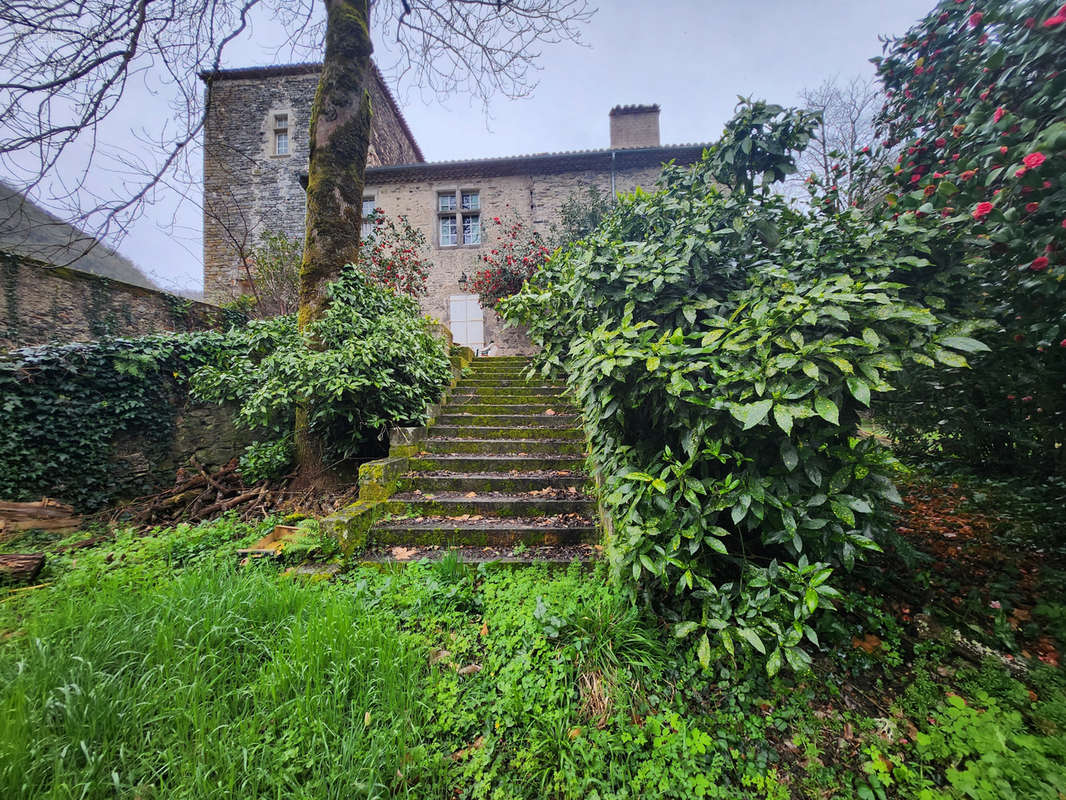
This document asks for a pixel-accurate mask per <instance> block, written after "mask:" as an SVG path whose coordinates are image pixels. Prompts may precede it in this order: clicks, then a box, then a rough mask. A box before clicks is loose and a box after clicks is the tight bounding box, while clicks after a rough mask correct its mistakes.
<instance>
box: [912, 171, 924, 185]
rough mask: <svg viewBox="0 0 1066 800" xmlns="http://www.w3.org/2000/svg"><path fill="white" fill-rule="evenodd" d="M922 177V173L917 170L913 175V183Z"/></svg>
mask: <svg viewBox="0 0 1066 800" xmlns="http://www.w3.org/2000/svg"><path fill="white" fill-rule="evenodd" d="M921 179H922V175H921V173H919V172H915V173H914V174H913V175H911V183H917V182H918V181H920V180H921Z"/></svg>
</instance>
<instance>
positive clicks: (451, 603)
mask: <svg viewBox="0 0 1066 800" xmlns="http://www.w3.org/2000/svg"><path fill="white" fill-rule="evenodd" d="M272 524H273V521H272V520H267V521H265V522H264V523H263V524H262V525H260V526H249V525H243V524H241V523H238V522H236V521H235V520H233V519H231V518H223V519H221V520H218V521H216V522H213V523H209V524H203V525H199V526H179V527H177V528H171V529H166V530H161V531H156V532H154V534H153V535H150V536H139V535H136V534H134V533H133V532H132V531H124V532H120V533H119V534H118V536H117V537H116V538H115V539H114V540H112V541H107V542H104V543H101V544H99V545H97V546H96V547H92V548H86V549H80V550H74V551H68V552H66V553H64V554H62V555H54V556H53V557H52V558H51V559H50V561H49V566H48V567H46V572H45V573H44V574H43V575H42V578H41V581H42V582H43V583H45V584H48V585H45V586H43V587H41V588H39V589H33V590H30V591H25V592H21V593H14V594H10V593H9V594H5V595H3V596H0V797H3V798H5V800H6V798H9V797H10V798H75V797H77V798H83V797H84V798H105V797H106V798H116V797H117V798H143V799H144V800H148V798H168V799H169V798H219V797H240V798H245V797H248V798H292V797H296V798H303V797H306V798H312V797H314V798H332V797H336V798H386V797H389V798H392V797H412V798H441V800H444V799H445V798H452V799H454V800H461V799H462V798H478V799H479V800H480V799H484V800H504V799H505V798H506V799H508V800H509V799H510V798H582V800H622V799H623V798H635V797H640V798H686V799H687V798H752V799H753V800H754V799H755V798H758V799H759V800H785V798H805V797H820V796H824V797H840V798H858V799H859V800H868V798H881V799H882V800H887V799H888V798H892V797H901V798H916V799H917V800H965V798H973V797H980V798H995V797H1009V796H1012V795H1011V792H1014V793H1015V795H1014V796H1025V797H1034V798H1042V797H1048V798H1053V799H1054V798H1057V797H1058V795H1057V791H1058V790H1057V789H1055V787H1056V786H1057V785H1059V784H1060V783H1066V768H1063V767H1062V766H1061V765H1062V764H1063V763H1066V744H1064V742H1066V737H1064V735H1063V731H1064V730H1066V710H1064V709H1066V680H1064V679H1063V678H1062V675H1061V673H1060V672H1059V671H1058V670H1052V669H1050V668H1048V669H1046V670H1043V671H1040V672H1038V673H1036V674H1034V676H1033V678H1032V680H1031V681H1029V682H1027V684H1026V685H1023V684H1022V683H1020V682H1018V681H1016V680H1013V679H1011V678H1009V677H1008V676H1007V675H1006V674H1005V673H1004V672H1003V671H1002V670H1001V669H999V668H996V667H994V666H993V665H990V664H986V665H984V666H982V667H980V668H977V667H973V666H968V667H966V666H962V665H960V664H959V663H958V662H957V661H954V660H953V659H952V657H951V655H950V652H949V650H948V648H947V647H946V646H944V645H941V644H939V643H936V642H933V643H923V644H920V645H913V646H912V644H910V643H909V641H908V636H907V632H906V630H905V628H904V626H903V625H902V623H901V622H900V621H899V620H898V619H896V618H895V617H894V616H893V612H892V609H891V608H890V607H889V605H888V604H887V603H886V601H884V600H883V599H881V598H879V597H877V596H872V595H869V594H867V593H865V592H862V591H860V590H859V588H858V587H856V588H855V589H853V590H852V591H850V592H847V593H846V594H845V597H844V599H843V600H842V601H841V607H840V610H839V611H838V613H837V614H836V615H835V616H832V617H827V618H826V620H824V621H823V623H824V624H822V625H820V627H819V633H820V636H821V642H822V644H821V647H820V649H816V650H814V649H812V655H813V656H814V658H815V661H814V663H815V667H816V670H817V676H816V677H814V676H810V675H807V676H779V677H777V678H775V679H774V680H772V681H771V680H768V679H766V678H765V675H764V673H763V672H762V671H761V669H758V668H756V669H746V668H745V665H744V664H731V665H721V666H728V667H729V671H728V674H726V673H725V672H721V671H720V672H718V673H717V675H716V674H713V673H712V674H708V673H703V672H701V671H700V670H699V668H698V667H697V666H696V662H695V659H694V658H693V657H692V654H691V653H688V652H686V650H685V649H684V647H683V645H682V643H680V642H678V641H677V640H676V639H674V638H673V637H672V636H671V634H670V633H669V628H670V626H669V624H668V622H667V621H664V620H659V619H657V618H656V617H654V616H652V615H650V614H649V613H648V612H646V611H644V610H643V609H641V608H640V607H638V606H635V605H634V604H633V603H632V602H631V601H630V600H629V599H628V598H626V597H624V596H622V595H620V594H619V593H618V592H617V591H616V590H614V589H613V588H612V587H611V584H610V583H609V581H608V580H607V577H606V571H605V569H603V568H602V567H601V568H597V569H594V570H589V569H583V568H581V567H579V566H577V565H574V566H572V567H570V568H569V569H565V570H550V569H548V568H545V567H539V568H522V569H511V568H504V567H500V566H491V565H482V566H480V567H478V568H476V569H475V568H473V567H471V566H468V565H465V564H462V563H460V562H458V561H457V560H456V559H455V558H454V557H452V558H448V559H445V560H444V561H443V562H441V563H438V564H434V565H430V564H412V565H410V566H408V567H406V568H404V569H398V568H381V569H372V568H365V569H357V570H353V571H351V572H348V573H345V574H343V575H341V576H340V577H339V578H338V579H336V580H333V581H319V580H314V579H294V578H293V577H292V576H289V575H285V574H282V572H281V569H279V568H278V567H277V566H275V565H273V564H270V563H253V564H248V565H246V566H238V564H237V559H236V557H235V550H236V549H237V548H238V547H239V546H241V545H242V544H245V543H247V542H249V541H251V540H254V539H255V538H257V537H258V536H260V535H261V534H262V533H263V532H265V530H267V529H269V527H270V525H272ZM313 534H314V531H313V530H310V529H309V538H308V540H307V542H305V543H304V545H303V546H302V549H301V551H300V552H301V553H304V554H306V553H308V552H310V553H311V554H312V555H313V554H314V553H315V552H316V551H315V544H314V543H315V541H316V539H315V538H314V535H313ZM84 535H85V534H81V536H84ZM72 538H75V539H76V538H78V537H72ZM31 541H33V542H36V544H39V545H41V546H47V547H55V546H56V545H57V544H60V543H59V542H56V541H54V540H53V539H47V541H46V540H40V541H37V540H33V539H32V538H26V539H23V540H22V545H25V544H27V543H30V542H31ZM12 546H19V545H18V543H17V542H16V543H15V544H14V545H12ZM320 555H321V554H320ZM871 633H874V634H876V635H877V636H879V637H880V639H881V641H882V645H881V646H880V647H879V648H878V649H877V650H875V651H874V652H871V653H867V652H866V651H864V650H861V649H856V648H854V647H853V646H852V641H853V640H854V639H856V638H858V639H861V638H862V637H863V636H864V635H866V634H871ZM716 666H717V665H716ZM949 693H955V694H958V695H960V696H962V697H965V698H967V703H968V705H967V706H965V707H964V708H960V706H959V705H958V700H954V699H952V698H951V696H950V695H949ZM971 709H972V711H971Z"/></svg>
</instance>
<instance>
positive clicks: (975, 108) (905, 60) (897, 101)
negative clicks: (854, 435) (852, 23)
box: [875, 0, 1066, 474]
mask: <svg viewBox="0 0 1066 800" xmlns="http://www.w3.org/2000/svg"><path fill="white" fill-rule="evenodd" d="M1064 48H1066V6H1063V5H1062V4H1061V2H1059V3H1053V2H1038V1H1037V0H975V1H974V2H966V3H959V2H955V1H954V0H943V2H940V3H939V4H938V5H937V7H936V8H935V9H933V11H932V12H931V13H930V14H929V15H928V16H927V17H926V18H925V19H924V20H922V21H921V22H920V23H918V24H917V25H916V26H915V27H914V28H913V29H911V30H910V31H909V32H908V33H907V34H906V35H905V36H902V37H899V38H896V39H892V40H890V41H888V42H887V43H886V45H885V53H884V56H883V57H882V58H879V59H875V60H876V62H877V64H878V73H879V75H880V78H881V80H882V82H883V84H884V86H885V91H886V103H885V106H884V109H883V111H882V114H881V118H880V123H881V125H882V126H883V127H884V129H885V131H886V133H885V136H886V139H885V142H884V144H885V145H886V146H889V147H893V148H897V149H899V151H900V158H899V162H898V164H897V165H896V166H895V169H894V170H893V171H892V173H891V174H890V175H889V176H887V178H888V180H890V181H891V182H893V183H894V185H895V187H896V188H895V190H894V191H893V192H892V193H891V194H889V195H888V197H887V199H886V204H885V206H884V207H883V208H882V209H881V212H882V216H883V218H884V219H885V221H886V222H888V221H891V222H894V223H895V224H896V225H898V226H900V227H902V228H905V229H908V230H910V231H911V232H912V233H913V235H915V236H917V237H920V238H922V239H923V240H925V241H927V242H929V243H930V252H929V261H930V263H929V265H928V267H927V268H925V269H923V270H920V271H915V272H914V273H913V274H912V275H910V276H909V277H908V279H907V280H908V281H909V282H910V283H911V284H912V286H913V287H914V290H915V291H914V292H913V294H914V296H917V297H935V298H936V302H938V303H939V304H940V306H941V310H940V313H941V315H942V316H944V317H945V318H957V319H967V318H975V319H983V320H986V321H987V322H986V331H985V332H983V333H982V336H981V338H982V340H984V341H986V342H987V343H988V344H989V346H990V348H991V349H990V352H988V353H987V354H985V355H984V356H982V357H981V358H980V359H978V360H976V361H975V362H974V365H973V366H974V369H973V370H967V371H954V370H948V371H942V372H940V373H939V374H935V375H934V374H931V373H928V372H923V371H921V370H916V371H913V372H912V373H911V374H910V376H909V380H908V382H907V384H906V390H905V391H903V392H900V394H899V396H898V397H897V398H896V399H895V400H896V401H894V402H886V403H884V404H882V406H881V408H880V413H881V415H882V417H883V419H884V421H885V422H886V423H887V424H888V425H889V426H890V428H891V429H892V432H893V434H894V435H895V436H896V437H897V438H899V439H900V441H901V442H902V443H903V444H905V445H908V444H909V445H911V446H913V447H914V448H915V449H925V450H928V449H929V446H930V445H932V449H933V452H935V453H938V454H941V455H946V456H953V457H956V458H958V459H960V460H962V461H963V462H964V463H966V464H967V465H969V466H980V465H982V464H985V465H987V466H988V467H989V468H991V469H996V470H1004V471H1017V470H1022V469H1026V470H1031V471H1033V472H1037V473H1039V474H1047V473H1049V472H1058V473H1059V474H1063V473H1066V436H1064V430H1066V393H1064V391H1063V389H1064V386H1066V282H1064V281H1063V277H1064V275H1066V72H1064V61H1063V52H1064Z"/></svg>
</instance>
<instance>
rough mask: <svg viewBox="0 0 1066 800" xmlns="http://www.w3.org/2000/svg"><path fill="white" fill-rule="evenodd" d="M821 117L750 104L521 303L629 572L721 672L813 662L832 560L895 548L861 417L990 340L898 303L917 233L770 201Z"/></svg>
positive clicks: (513, 312) (883, 478) (534, 283)
mask: <svg viewBox="0 0 1066 800" xmlns="http://www.w3.org/2000/svg"><path fill="white" fill-rule="evenodd" d="M809 124H810V120H809V119H808V117H807V116H806V115H802V114H790V113H787V112H785V111H784V110H782V109H780V108H776V107H773V106H766V105H765V104H759V103H756V104H750V105H746V106H745V107H743V108H742V109H741V111H740V113H739V114H738V117H737V119H736V120H734V121H733V122H732V123H730V126H729V127H728V128H727V134H726V137H725V138H724V139H723V140H722V142H720V143H719V144H718V145H717V146H716V147H715V148H714V149H713V150H712V151H711V152H709V153H708V154H707V155H706V156H705V158H704V160H703V161H702V162H701V163H699V164H697V165H696V166H694V167H693V168H691V169H680V168H669V169H667V170H666V171H665V172H664V173H663V176H662V178H661V180H660V183H659V190H658V191H657V192H656V193H655V194H647V193H645V192H642V191H640V190H638V191H637V192H636V193H635V194H633V195H631V196H629V197H625V198H622V199H620V201H619V204H618V207H617V208H616V210H615V212H614V213H613V214H612V215H611V216H610V217H608V218H607V219H606V220H605V222H604V223H603V224H602V225H601V227H600V228H599V229H598V230H597V231H596V232H594V233H593V234H591V235H590V236H589V237H588V238H587V239H586V240H585V241H584V242H581V243H579V244H578V245H576V246H574V247H573V248H571V249H570V250H568V251H566V252H565V253H556V255H555V256H553V257H552V259H551V261H550V263H549V264H548V266H547V267H546V268H545V269H543V270H542V271H541V272H540V273H538V274H537V275H536V276H534V277H533V278H532V279H531V280H530V281H529V283H528V284H527V286H526V288H525V289H524V290H523V292H522V293H521V294H519V295H517V296H516V297H514V298H512V299H510V300H507V301H505V302H504V303H503V306H502V308H503V313H504V315H505V317H506V318H508V319H509V320H511V321H521V322H524V323H526V324H528V325H529V329H530V335H531V336H532V338H533V340H534V341H535V342H536V343H538V344H540V345H541V346H542V347H543V348H544V353H543V362H544V364H545V368H552V367H555V368H562V369H563V370H565V371H566V373H567V374H568V376H569V381H570V385H571V387H572V389H573V392H574V397H575V400H576V401H577V402H578V404H579V405H580V406H581V408H582V411H583V413H584V417H585V424H586V430H587V432H588V434H589V440H590V445H591V451H592V457H593V460H594V462H595V465H596V467H597V468H598V469H599V470H600V471H601V472H602V474H603V476H604V478H605V480H606V489H605V493H604V499H605V503H606V505H607V507H608V509H609V511H610V514H611V517H612V519H613V521H614V532H613V536H612V539H611V540H610V542H609V544H610V549H611V558H612V566H613V569H614V572H615V575H616V576H617V577H618V578H620V579H621V580H623V581H625V582H626V583H627V584H628V585H630V586H631V587H632V589H633V590H634V591H635V592H636V591H639V592H643V593H646V594H647V595H648V596H650V597H652V598H654V599H656V600H657V601H659V602H660V603H661V609H662V612H663V613H664V614H666V615H668V616H671V617H672V618H673V619H674V620H676V623H677V624H676V629H675V630H676V633H677V635H678V636H694V637H695V638H696V642H697V645H696V649H697V654H698V656H699V659H700V661H701V662H702V663H704V664H705V665H706V664H709V662H710V660H711V656H712V650H713V649H717V651H718V652H719V653H720V654H722V655H727V654H728V655H730V656H732V655H733V654H734V652H735V650H736V648H737V647H738V646H743V647H745V648H749V649H752V650H754V651H755V652H757V653H758V654H760V655H761V656H764V657H765V663H766V666H767V669H768V670H769V671H770V672H771V673H774V672H776V671H777V670H778V669H779V668H780V666H781V664H782V662H783V661H787V662H788V663H789V664H790V665H792V666H793V667H795V668H802V667H804V666H805V665H806V663H807V661H808V656H807V655H806V653H805V652H804V651H803V650H802V649H801V648H800V647H799V644H800V641H801V640H802V639H803V638H804V637H806V638H807V639H809V640H810V641H812V642H816V636H815V634H814V631H813V630H812V629H811V628H810V627H809V626H807V625H806V622H805V621H806V619H807V618H808V617H809V616H810V615H811V614H813V613H814V612H815V611H816V610H817V609H819V608H825V607H826V606H827V605H828V604H829V602H828V601H830V600H831V599H832V598H833V597H835V596H836V591H835V590H834V589H833V588H832V587H831V585H830V583H829V578H830V576H831V575H832V573H833V570H834V569H836V568H837V567H838V566H844V567H850V566H851V565H852V564H853V563H854V561H855V559H856V558H857V557H859V556H860V555H861V554H863V553H864V552H866V551H868V550H874V549H877V548H878V539H879V537H880V534H881V532H882V530H883V528H882V526H883V517H881V516H879V510H880V509H881V507H882V506H883V501H885V500H895V501H898V495H897V493H896V490H895V488H894V486H893V485H892V482H891V481H890V480H889V477H888V474H887V473H888V468H889V465H890V464H891V461H892V459H891V457H890V455H889V454H888V453H887V452H886V451H885V450H884V449H883V448H882V447H881V446H880V445H879V444H878V443H877V442H876V441H875V440H874V439H872V438H862V437H860V436H859V435H858V431H857V422H858V420H859V415H860V413H861V412H862V411H863V410H864V409H865V408H866V407H868V406H869V404H870V401H871V398H872V396H873V395H874V394H876V393H879V392H886V391H889V390H891V388H892V387H891V385H890V384H889V383H888V379H889V378H890V377H891V376H892V375H893V374H894V373H896V372H898V371H899V370H901V369H902V367H903V365H904V364H905V363H907V362H910V361H914V360H922V361H924V362H928V363H933V359H936V360H938V361H940V362H942V363H947V364H964V363H965V359H964V357H963V356H962V355H961V354H960V353H959V352H957V351H958V350H962V351H972V350H979V349H981V348H982V345H981V344H980V343H978V342H976V341H974V340H973V339H970V338H968V337H967V336H965V333H966V332H967V330H968V329H966V328H965V327H963V326H959V327H957V328H955V329H948V330H943V331H941V330H938V321H937V318H936V317H935V316H934V315H933V314H932V313H931V312H930V311H929V310H928V309H927V308H924V307H921V306H919V305H915V304H913V303H910V302H907V301H906V300H904V299H903V298H902V297H901V294H900V291H901V288H902V286H901V284H899V283H898V282H895V281H893V280H892V278H893V276H894V274H895V272H896V271H897V270H899V269H908V268H909V267H910V265H912V264H913V263H915V262H920V259H919V257H918V256H916V255H915V253H914V247H915V243H913V242H911V241H910V240H908V239H906V238H904V237H901V236H899V235H897V234H896V232H895V231H893V230H891V229H889V230H887V231H882V230H880V229H877V228H872V227H871V226H870V225H869V224H868V222H867V220H866V219H865V218H863V217H862V216H861V215H860V214H859V212H857V211H853V212H850V213H845V214H839V215H829V214H823V213H821V212H819V211H817V210H814V211H810V212H807V213H801V212H799V211H796V210H794V209H793V208H791V207H789V206H788V204H787V203H786V202H785V201H784V200H783V199H782V198H780V197H777V196H773V195H771V194H770V193H769V191H768V189H769V186H770V185H771V184H772V183H773V181H775V180H779V179H780V178H781V177H783V176H784V175H785V174H787V173H788V172H789V171H790V170H792V169H794V168H793V167H792V162H791V158H789V157H788V155H787V154H788V152H789V151H794V150H796V149H797V148H799V147H802V146H803V145H804V144H805V142H806V140H807V138H808V136H809ZM775 153H776V154H778V155H777V157H776V160H775V158H774V157H773V156H774V154H775ZM782 154H784V155H782ZM753 171H756V172H755V173H754V174H753ZM757 175H761V176H762V188H761V190H760V189H757V188H756V183H755V179H756V176H757ZM722 180H730V181H733V182H734V183H733V185H731V186H730V188H729V189H722V188H720V184H719V181H722ZM917 245H919V246H920V245H921V242H920V240H919V241H918V243H917Z"/></svg>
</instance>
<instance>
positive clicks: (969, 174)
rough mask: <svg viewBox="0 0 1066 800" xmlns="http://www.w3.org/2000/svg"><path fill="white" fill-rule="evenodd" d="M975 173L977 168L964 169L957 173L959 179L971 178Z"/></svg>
mask: <svg viewBox="0 0 1066 800" xmlns="http://www.w3.org/2000/svg"><path fill="white" fill-rule="evenodd" d="M976 174H977V170H975V169H968V170H966V171H965V172H963V173H961V174H960V175H959V180H963V181H968V180H970V178H972V177H973V176H974V175H976Z"/></svg>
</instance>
